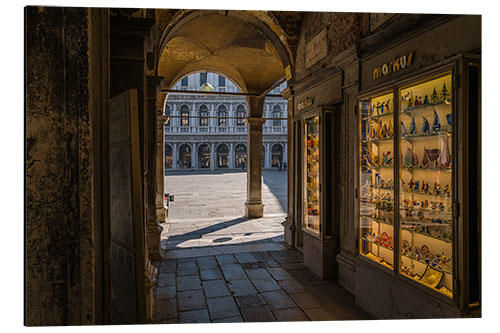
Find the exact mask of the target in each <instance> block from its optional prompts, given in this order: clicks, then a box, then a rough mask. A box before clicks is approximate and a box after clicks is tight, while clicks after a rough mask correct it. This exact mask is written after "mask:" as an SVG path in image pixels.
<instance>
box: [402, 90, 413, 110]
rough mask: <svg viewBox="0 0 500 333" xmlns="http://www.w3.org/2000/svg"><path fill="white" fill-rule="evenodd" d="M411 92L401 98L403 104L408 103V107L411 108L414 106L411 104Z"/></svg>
mask: <svg viewBox="0 0 500 333" xmlns="http://www.w3.org/2000/svg"><path fill="white" fill-rule="evenodd" d="M411 99H412V98H411V91H408V92H407V93H406V94H404V95H403V96H401V102H402V103H406V107H410V106H411V105H412V103H411Z"/></svg>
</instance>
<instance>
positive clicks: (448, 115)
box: [446, 113, 451, 126]
mask: <svg viewBox="0 0 500 333" xmlns="http://www.w3.org/2000/svg"><path fill="white" fill-rule="evenodd" d="M446 121H447V122H448V125H450V126H451V113H448V114H447V115H446Z"/></svg>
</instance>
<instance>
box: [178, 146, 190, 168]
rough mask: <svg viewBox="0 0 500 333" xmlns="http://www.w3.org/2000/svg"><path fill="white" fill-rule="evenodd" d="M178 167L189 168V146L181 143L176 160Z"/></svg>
mask: <svg viewBox="0 0 500 333" xmlns="http://www.w3.org/2000/svg"><path fill="white" fill-rule="evenodd" d="M177 163H178V164H179V165H178V168H181V169H190V168H191V146H190V145H188V144H183V145H181V146H180V147H179V160H178V161H177Z"/></svg>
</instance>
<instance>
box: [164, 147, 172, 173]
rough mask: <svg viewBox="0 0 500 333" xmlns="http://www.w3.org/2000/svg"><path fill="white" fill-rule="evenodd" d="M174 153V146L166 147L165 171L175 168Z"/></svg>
mask: <svg viewBox="0 0 500 333" xmlns="http://www.w3.org/2000/svg"><path fill="white" fill-rule="evenodd" d="M173 158H174V156H173V151H172V146H171V145H169V144H166V145H165V169H172V167H173Z"/></svg>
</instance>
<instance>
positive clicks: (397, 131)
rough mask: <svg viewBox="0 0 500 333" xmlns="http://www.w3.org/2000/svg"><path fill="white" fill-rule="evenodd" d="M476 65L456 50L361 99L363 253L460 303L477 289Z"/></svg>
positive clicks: (470, 302) (468, 303)
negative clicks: (450, 58)
mask: <svg viewBox="0 0 500 333" xmlns="http://www.w3.org/2000/svg"><path fill="white" fill-rule="evenodd" d="M477 68H478V65H477V63H476V62H474V61H472V60H467V59H465V58H458V60H456V61H455V62H451V63H450V64H448V65H442V66H441V67H440V68H438V69H435V70H433V71H429V72H428V73H427V74H421V75H419V76H416V77H414V78H412V79H407V80H405V81H400V82H394V83H393V84H392V85H391V84H387V85H386V89H385V90H384V89H383V87H382V88H380V89H377V90H373V93H365V94H361V95H360V97H359V100H358V107H357V110H358V120H359V121H358V130H359V146H358V149H359V151H358V159H357V164H358V187H357V192H356V193H357V199H358V214H357V216H358V247H359V254H360V255H361V257H363V258H364V259H363V260H365V261H366V262H370V263H374V264H375V265H377V266H378V267H383V268H384V269H387V270H388V271H389V272H391V274H394V275H395V276H396V277H400V278H401V280H404V281H407V282H408V283H411V284H413V285H415V286H419V288H423V290H428V291H429V290H432V291H433V295H436V297H441V298H442V299H443V300H445V299H448V300H449V301H451V302H455V303H459V305H460V307H461V308H467V307H469V308H470V307H472V306H474V304H476V305H477V304H478V301H477V300H478V299H479V294H480V292H479V289H478V288H479V286H480V283H479V281H480V273H479V272H480V269H479V267H480V263H479V261H480V254H479V252H478V248H480V236H479V231H478V230H480V223H479V221H480V220H479V218H480V217H479V216H477V215H478V213H477V212H478V207H479V204H478V203H479V202H480V201H479V200H480V197H479V191H477V188H478V186H479V185H478V182H479V178H480V171H479V169H480V168H479V165H480V153H479V152H478V146H479V133H480V131H479V128H480V126H479V119H480V117H479V108H478V107H479V95H478V91H479V84H478V69H477ZM459 74H460V75H459ZM459 78H460V79H461V80H462V81H460V80H459ZM460 86H461V87H465V88H466V89H460ZM460 146H462V147H463V149H462V150H459V149H458V147H460ZM474 212H475V213H474ZM460 285H462V286H464V288H465V291H462V292H461V295H460V294H459V291H457V289H458V287H457V286H460Z"/></svg>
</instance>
